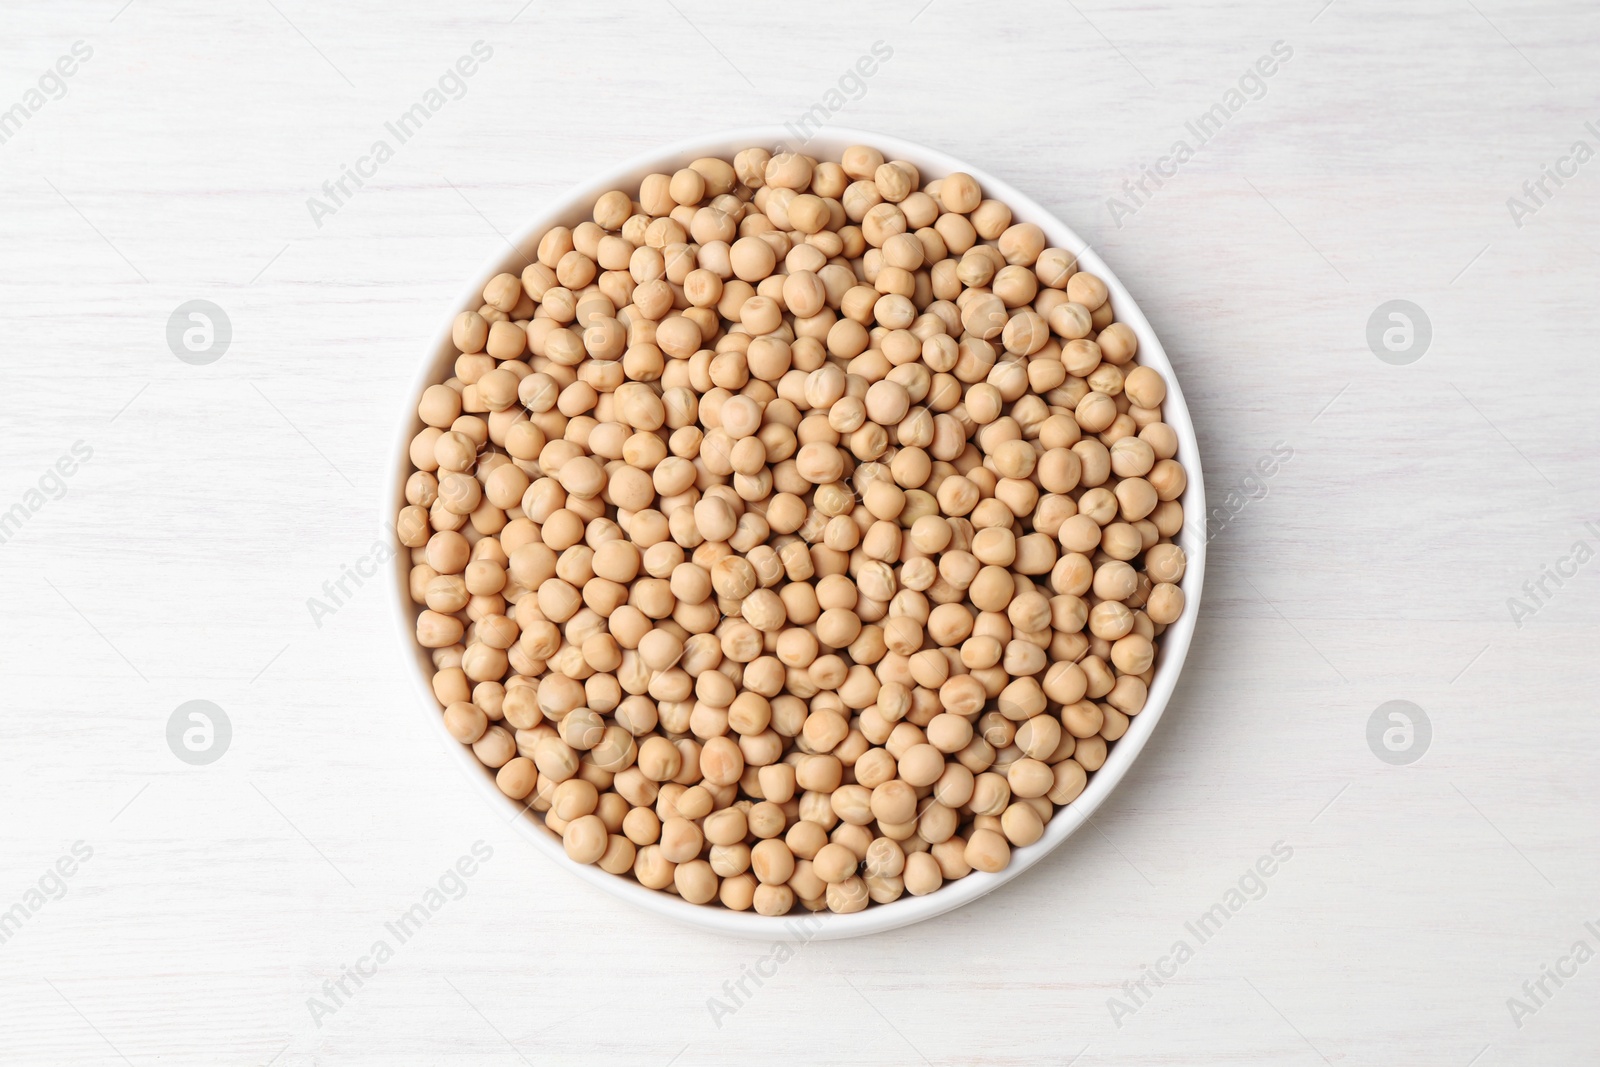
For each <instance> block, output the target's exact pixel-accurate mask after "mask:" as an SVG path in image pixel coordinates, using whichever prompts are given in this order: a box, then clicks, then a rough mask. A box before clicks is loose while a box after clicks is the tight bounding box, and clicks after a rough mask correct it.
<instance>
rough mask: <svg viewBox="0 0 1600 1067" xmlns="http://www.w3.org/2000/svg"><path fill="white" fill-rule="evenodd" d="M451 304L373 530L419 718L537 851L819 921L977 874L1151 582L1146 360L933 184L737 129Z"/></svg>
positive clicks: (1113, 732) (1134, 655) (1038, 816)
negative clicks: (547, 835)
mask: <svg viewBox="0 0 1600 1067" xmlns="http://www.w3.org/2000/svg"><path fill="white" fill-rule="evenodd" d="M570 221H572V222H573V225H572V226H570V227H567V226H557V227H553V228H551V229H550V230H549V231H547V232H546V233H545V234H544V235H543V236H542V237H541V239H540V240H539V241H538V243H537V252H536V261H535V262H533V263H531V264H528V265H526V266H525V267H523V268H522V270H521V273H520V274H515V273H509V272H507V273H501V274H497V275H495V276H494V277H493V278H492V279H490V280H489V281H488V282H487V283H486V284H485V286H484V287H483V289H482V290H481V292H480V293H478V294H477V295H476V296H475V297H474V300H473V302H472V305H471V306H470V307H468V308H467V309H466V310H463V311H461V312H460V313H459V314H458V315H457V316H456V317H455V319H454V320H453V322H452V328H451V335H450V340H451V344H452V345H453V346H454V356H455V358H454V361H453V363H452V365H451V367H450V369H449V371H448V372H447V373H446V374H442V375H440V377H439V378H438V379H436V380H434V381H432V382H430V383H429V384H428V386H427V388H426V389H424V390H423V392H422V395H421V396H420V398H418V401H417V404H416V408H415V419H416V421H415V423H414V426H415V431H414V436H413V438H412V439H411V441H410V443H409V446H408V457H409V459H410V462H411V469H410V477H409V479H408V480H407V481H406V486H405V501H404V506H403V507H401V508H400V509H399V510H398V511H397V514H396V519H395V530H396V534H395V536H396V539H397V540H398V541H400V543H401V545H402V546H403V547H404V548H406V549H407V550H409V551H410V553H411V556H410V561H411V568H410V573H409V577H408V579H407V586H408V592H409V595H410V597H411V600H412V601H413V603H414V604H415V605H416V614H415V633H416V640H417V643H418V645H419V646H420V647H422V648H425V649H427V650H428V653H429V657H430V659H431V662H432V670H433V676H432V686H433V691H434V693H435V695H436V697H437V698H438V699H439V702H440V708H441V723H442V725H443V726H444V728H445V731H446V732H447V733H448V734H449V736H450V737H451V738H452V740H453V741H454V742H455V743H457V744H460V745H462V746H464V747H465V748H466V749H467V750H469V751H471V752H472V753H473V756H474V758H476V759H477V760H478V761H479V762H480V763H482V764H483V766H484V767H485V768H486V771H485V773H489V774H492V775H493V776H494V780H495V783H496V786H497V787H498V788H499V790H500V791H501V792H502V793H504V794H505V795H506V796H507V797H509V798H511V799H512V800H514V801H516V802H517V803H519V804H522V805H525V806H527V807H528V808H530V809H531V810H533V811H534V812H537V813H539V814H540V816H541V817H542V818H543V820H544V822H545V825H546V827H547V828H548V829H549V831H550V832H552V833H554V834H556V835H557V836H558V837H559V838H560V840H561V843H562V847H563V850H564V851H565V853H566V855H567V856H568V857H569V858H570V859H571V860H572V861H573V862H577V863H584V864H594V865H596V866H598V867H600V868H601V869H602V870H604V871H606V872H608V873H609V874H611V875H614V876H617V877H622V878H631V879H633V880H634V881H636V882H638V883H639V884H640V885H643V886H645V887H646V888H649V889H653V890H657V891H661V892H668V893H672V894H674V895H676V896H678V897H679V898H680V899H682V900H684V901H686V902H688V903H691V904H694V905H697V906H703V907H724V908H728V909H729V910H734V911H752V912H754V913H756V914H759V915H763V916H773V917H777V916H783V915H787V914H790V913H791V912H793V911H795V910H827V911H832V912H835V913H839V914H850V913H854V912H858V911H861V910H864V909H867V908H874V907H882V906H886V905H892V903H893V902H894V901H895V900H897V899H899V898H901V897H902V896H908V895H909V896H912V897H915V896H925V895H928V894H930V893H936V892H938V891H939V890H940V888H941V887H942V886H944V884H945V883H947V882H951V881H956V880H959V879H962V878H965V877H968V876H969V875H971V873H972V872H974V871H976V872H984V873H992V872H997V871H1001V870H1004V869H1005V868H1006V867H1007V866H1008V865H1010V863H1011V861H1012V858H1013V852H1014V850H1016V849H1028V848H1031V847H1033V846H1035V845H1036V844H1038V843H1039V842H1040V840H1041V839H1042V838H1043V837H1044V835H1045V832H1046V829H1047V826H1048V823H1049V821H1050V819H1051V817H1052V816H1053V815H1054V814H1056V813H1057V812H1058V811H1059V809H1060V808H1062V807H1064V806H1068V805H1070V804H1072V803H1073V802H1074V801H1076V800H1077V798H1078V797H1079V795H1080V794H1081V793H1082V792H1083V790H1084V788H1085V787H1086V785H1087V782H1088V780H1089V778H1090V777H1091V776H1092V775H1093V774H1095V773H1097V772H1098V771H1099V769H1100V768H1101V767H1102V766H1104V764H1105V762H1106V759H1107V754H1108V751H1109V748H1110V747H1111V746H1113V745H1114V744H1115V743H1116V741H1117V739H1118V738H1120V737H1122V736H1123V735H1124V733H1125V732H1126V731H1127V730H1128V728H1129V724H1130V723H1131V721H1132V718H1133V717H1134V716H1137V715H1138V714H1139V713H1140V711H1141V710H1142V709H1143V707H1144V705H1145V702H1146V701H1147V699H1148V697H1149V689H1150V683H1151V680H1152V677H1153V674H1154V672H1156V671H1157V670H1158V667H1157V664H1158V663H1159V661H1160V658H1161V645H1162V634H1163V632H1164V631H1165V629H1166V628H1167V627H1168V626H1171V625H1173V624H1174V623H1176V622H1178V621H1179V620H1180V619H1181V618H1182V617H1183V613H1184V612H1185V610H1188V609H1187V605H1186V600H1185V596H1184V588H1183V586H1184V581H1185V576H1186V573H1187V569H1188V568H1187V558H1186V556H1185V553H1184V552H1183V550H1182V549H1181V548H1180V547H1179V546H1178V545H1177V544H1176V543H1175V538H1177V537H1178V536H1179V535H1180V534H1181V532H1182V530H1183V529H1184V524H1185V516H1184V512H1183V507H1182V504H1181V499H1182V498H1183V496H1184V494H1185V491H1186V489H1187V484H1188V482H1187V474H1186V473H1185V470H1184V467H1183V462H1182V458H1181V457H1180V453H1181V451H1182V449H1181V447H1180V442H1179V439H1178V435H1177V433H1176V431H1175V430H1174V429H1173V427H1172V426H1170V425H1169V424H1168V423H1167V422H1166V421H1164V420H1163V417H1162V414H1163V412H1162V409H1163V407H1164V406H1166V405H1167V404H1168V403H1169V397H1168V386H1169V383H1167V382H1166V381H1165V380H1164V378H1163V376H1162V374H1161V372H1160V371H1158V370H1157V369H1155V368H1154V367H1152V366H1150V365H1149V362H1148V361H1149V352H1145V353H1143V356H1141V346H1140V344H1139V335H1138V331H1137V330H1136V329H1135V328H1133V327H1132V326H1131V325H1130V324H1128V323H1126V322H1123V321H1121V320H1120V319H1119V318H1118V310H1119V309H1118V307H1117V306H1116V305H1117V299H1116V298H1115V297H1114V296H1113V295H1112V293H1111V286H1109V285H1108V284H1107V282H1106V280H1105V279H1103V278H1101V277H1099V276H1098V275H1097V274H1095V273H1094V272H1093V271H1092V270H1084V269H1080V263H1079V261H1078V258H1077V254H1076V253H1075V252H1073V251H1072V250H1070V249H1066V248H1059V247H1053V246H1051V245H1050V243H1049V240H1048V236H1047V234H1046V233H1045V231H1044V230H1043V229H1042V228H1041V227H1040V226H1038V225H1036V224H1034V223H1032V222H1030V221H1028V220H1026V219H1017V218H1014V217H1013V215H1012V211H1011V209H1010V207H1009V206H1008V205H1006V204H1005V203H1003V202H1002V201H1000V200H998V199H995V198H994V197H992V196H989V195H986V191H985V190H984V189H983V188H982V186H981V184H980V183H979V182H978V181H977V180H976V179H974V178H973V177H972V176H971V175H969V174H965V173H951V174H947V175H943V176H941V177H937V178H932V179H929V178H927V177H926V176H924V175H923V174H922V173H921V172H920V170H919V168H917V167H916V166H914V165H912V164H910V163H908V162H905V161H903V160H896V159H891V158H888V157H887V156H885V154H884V153H882V152H880V151H877V150H876V149H873V148H871V147H870V146H864V145H856V146H852V147H850V148H848V149H846V150H845V151H844V152H843V153H842V154H840V155H839V156H838V157H837V158H836V159H826V158H821V157H820V156H818V157H813V156H810V155H806V154H804V153H801V152H789V151H782V152H776V153H774V152H771V151H768V150H766V149H761V148H749V149H746V150H744V151H741V152H738V153H736V154H734V155H732V156H730V157H729V158H727V159H719V158H715V157H706V158H702V159H697V160H693V161H691V162H689V163H688V164H687V165H685V166H681V167H678V168H676V169H673V170H670V171H663V172H661V173H655V174H650V175H647V176H646V177H645V178H644V179H643V180H642V181H641V182H640V183H639V185H638V186H637V187H626V188H619V189H612V190H608V191H606V192H605V193H604V194H602V195H601V196H600V197H598V198H597V199H596V200H595V202H594V203H593V204H592V205H589V206H588V209H587V210H586V211H585V212H584V214H583V217H582V218H578V219H573V220H570Z"/></svg>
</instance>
